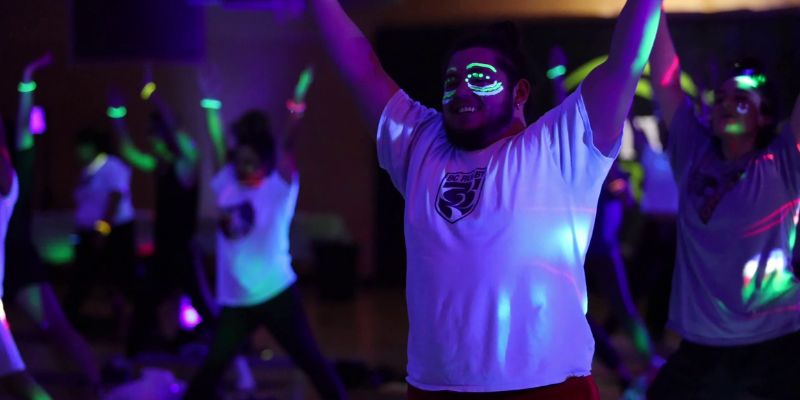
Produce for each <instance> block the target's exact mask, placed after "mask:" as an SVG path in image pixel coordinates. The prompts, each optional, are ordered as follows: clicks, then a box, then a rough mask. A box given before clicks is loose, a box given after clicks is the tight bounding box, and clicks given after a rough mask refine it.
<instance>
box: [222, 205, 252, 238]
mask: <svg viewBox="0 0 800 400" xmlns="http://www.w3.org/2000/svg"><path fill="white" fill-rule="evenodd" d="M255 214H256V213H255V210H254V209H253V205H252V204H250V202H244V203H242V204H238V205H235V206H230V207H225V208H223V209H222V216H221V217H220V219H219V229H220V230H221V231H222V234H223V235H225V237H226V238H228V239H230V240H236V239H241V238H243V237H245V236H247V234H248V233H250V231H251V230H253V222H254V221H255Z"/></svg>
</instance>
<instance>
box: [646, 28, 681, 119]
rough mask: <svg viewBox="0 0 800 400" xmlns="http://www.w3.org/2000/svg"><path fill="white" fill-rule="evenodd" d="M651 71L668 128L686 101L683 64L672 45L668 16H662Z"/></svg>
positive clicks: (656, 95)
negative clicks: (683, 84) (682, 84)
mask: <svg viewBox="0 0 800 400" xmlns="http://www.w3.org/2000/svg"><path fill="white" fill-rule="evenodd" d="M650 69H651V75H652V77H653V92H654V95H655V99H656V102H658V106H659V108H660V109H661V115H662V116H663V118H664V122H665V123H666V124H667V126H670V125H671V124H672V118H673V117H675V112H676V111H678V108H679V107H680V106H681V103H682V102H683V99H684V94H683V89H681V64H680V60H679V59H678V55H677V54H676V53H675V46H674V45H673V44H672V36H671V35H670V33H669V26H668V25H667V16H666V15H662V16H661V22H660V23H659V25H658V35H657V36H656V42H655V44H654V45H653V53H652V54H651V55H650Z"/></svg>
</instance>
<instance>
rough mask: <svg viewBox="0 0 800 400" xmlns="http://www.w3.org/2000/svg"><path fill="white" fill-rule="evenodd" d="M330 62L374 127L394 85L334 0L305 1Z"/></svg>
mask: <svg viewBox="0 0 800 400" xmlns="http://www.w3.org/2000/svg"><path fill="white" fill-rule="evenodd" d="M308 2H309V5H310V6H311V9H312V10H313V13H314V17H315V18H316V21H317V24H318V25H319V29H320V31H321V34H322V37H323V40H324V42H325V45H326V47H327V48H328V51H329V53H330V54H331V56H332V57H333V61H334V62H335V63H336V65H337V66H338V67H339V70H340V71H341V73H342V75H343V76H344V78H345V79H346V80H347V81H348V83H349V84H350V87H351V88H353V92H354V93H355V94H356V100H357V101H358V102H359V105H360V107H361V110H362V111H363V113H364V114H365V117H366V118H367V123H368V124H369V126H370V127H372V128H375V129H377V127H378V121H380V117H381V114H382V113H383V109H384V107H385V106H386V104H387V103H388V102H389V100H390V99H391V98H392V96H393V95H394V94H395V92H397V90H398V87H397V84H396V83H395V82H394V81H393V80H392V78H390V77H389V75H387V74H386V72H385V71H384V70H383V67H381V65H380V62H379V61H378V57H377V56H376V55H375V53H374V52H373V50H372V47H371V46H370V43H369V41H367V38H366V37H364V34H363V33H361V31H360V30H359V29H358V27H357V26H356V25H355V24H354V23H353V21H352V20H350V17H348V16H347V14H346V13H345V12H344V10H343V9H342V6H341V5H340V4H339V1H337V0H308Z"/></svg>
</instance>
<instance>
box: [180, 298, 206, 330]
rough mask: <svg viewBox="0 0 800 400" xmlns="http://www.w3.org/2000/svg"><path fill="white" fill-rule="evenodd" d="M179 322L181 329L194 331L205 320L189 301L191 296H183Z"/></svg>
mask: <svg viewBox="0 0 800 400" xmlns="http://www.w3.org/2000/svg"><path fill="white" fill-rule="evenodd" d="M178 312H179V314H180V315H179V322H180V326H181V329H183V330H186V331H190V330H192V329H194V328H195V327H196V326H197V325H200V323H201V322H203V318H202V317H201V316H200V314H199V313H198V312H197V310H196V309H195V308H194V307H193V306H192V301H191V300H189V296H186V295H182V296H181V301H180V309H179V311H178Z"/></svg>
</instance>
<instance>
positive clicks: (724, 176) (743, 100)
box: [648, 18, 800, 400]
mask: <svg viewBox="0 0 800 400" xmlns="http://www.w3.org/2000/svg"><path fill="white" fill-rule="evenodd" d="M650 65H651V66H652V76H653V79H654V85H653V89H654V94H655V99H656V101H657V102H658V104H659V107H660V108H661V111H662V115H663V116H664V121H665V122H666V123H667V125H668V126H669V132H668V133H669V136H668V140H667V141H666V143H667V147H666V149H667V154H668V155H669V158H670V163H671V164H672V171H673V173H674V175H675V179H676V181H677V184H678V193H679V206H678V216H677V234H678V235H677V243H678V251H677V256H676V260H675V272H674V274H673V277H672V293H671V295H670V305H669V320H668V321H669V322H668V325H669V326H670V327H671V328H672V329H673V330H675V331H676V332H677V333H678V334H680V335H681V337H682V339H683V341H682V342H681V344H680V347H679V348H678V349H677V351H675V353H673V354H672V355H671V356H670V358H669V360H667V363H666V364H665V365H664V367H663V368H662V369H661V371H659V374H658V376H657V377H656V379H655V381H654V382H653V384H652V386H651V387H650V390H649V391H648V398H649V399H654V400H661V399H794V398H797V396H798V393H800V380H798V379H797V370H798V368H800V358H799V357H798V354H800V284H799V283H798V280H797V278H796V277H795V274H794V273H793V271H792V267H791V256H792V251H793V248H794V246H795V241H796V229H797V215H798V210H800V207H798V205H800V98H798V100H797V102H798V103H797V104H796V105H795V110H794V113H793V116H792V119H791V120H790V122H789V123H788V124H786V125H785V126H784V129H781V130H776V127H775V125H776V124H775V122H776V115H775V110H776V109H777V107H776V104H775V101H774V98H773V96H772V95H771V91H770V90H769V87H770V84H771V83H772V82H770V79H769V78H767V76H766V75H765V74H764V73H763V72H762V71H761V68H760V66H759V65H758V63H757V62H756V61H755V60H744V61H742V62H738V63H736V64H735V65H734V67H733V68H732V70H731V71H729V73H728V74H727V75H724V76H723V79H722V80H721V82H716V83H715V84H717V86H716V89H715V92H714V104H713V106H712V107H711V121H710V122H711V124H710V126H706V125H705V124H703V123H701V120H700V118H698V117H697V116H696V114H695V112H694V107H693V105H692V103H691V102H690V101H689V99H688V97H687V96H685V95H684V93H683V91H682V90H681V86H680V75H681V63H680V60H679V59H678V57H677V54H676V52H675V47H674V46H673V43H672V38H671V37H670V32H669V29H668V26H667V23H666V18H664V19H663V20H662V21H661V25H660V27H659V31H658V37H657V39H656V42H655V47H654V49H653V54H652V57H651V59H650Z"/></svg>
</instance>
